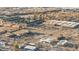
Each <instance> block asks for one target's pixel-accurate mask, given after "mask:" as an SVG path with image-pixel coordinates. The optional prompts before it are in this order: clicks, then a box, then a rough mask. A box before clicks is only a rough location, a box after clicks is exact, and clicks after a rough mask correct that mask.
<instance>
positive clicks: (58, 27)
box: [0, 7, 79, 51]
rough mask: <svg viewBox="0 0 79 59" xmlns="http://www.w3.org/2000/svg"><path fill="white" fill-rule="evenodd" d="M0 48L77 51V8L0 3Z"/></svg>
mask: <svg viewBox="0 0 79 59" xmlns="http://www.w3.org/2000/svg"><path fill="white" fill-rule="evenodd" d="M0 51H79V8H67V7H66V8H64V7H62V8H61V7H0Z"/></svg>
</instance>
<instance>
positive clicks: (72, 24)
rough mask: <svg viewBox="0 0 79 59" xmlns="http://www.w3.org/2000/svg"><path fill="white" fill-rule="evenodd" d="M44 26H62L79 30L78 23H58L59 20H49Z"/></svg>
mask: <svg viewBox="0 0 79 59" xmlns="http://www.w3.org/2000/svg"><path fill="white" fill-rule="evenodd" d="M44 24H48V25H50V24H52V25H54V26H62V27H68V28H78V27H79V23H78V22H70V21H58V20H48V21H46V22H45V23H44Z"/></svg>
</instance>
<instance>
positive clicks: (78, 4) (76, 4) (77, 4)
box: [0, 0, 79, 7]
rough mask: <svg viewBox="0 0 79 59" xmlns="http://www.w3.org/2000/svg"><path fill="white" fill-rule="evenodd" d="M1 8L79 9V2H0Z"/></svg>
mask: <svg viewBox="0 0 79 59" xmlns="http://www.w3.org/2000/svg"><path fill="white" fill-rule="evenodd" d="M0 6H2V7H3V6H7V7H12V6H14V7H15V6H17V7H19V6H20V7H25V6H26V7H27V6H28V7H32V6H33V7H40V6H46V7H47V6H49V7H50V6H51V7H52V6H53V7H59V6H62V7H79V0H0Z"/></svg>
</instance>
